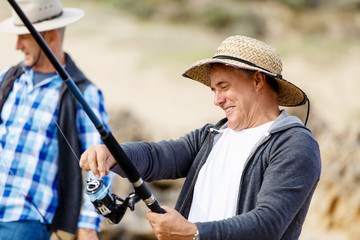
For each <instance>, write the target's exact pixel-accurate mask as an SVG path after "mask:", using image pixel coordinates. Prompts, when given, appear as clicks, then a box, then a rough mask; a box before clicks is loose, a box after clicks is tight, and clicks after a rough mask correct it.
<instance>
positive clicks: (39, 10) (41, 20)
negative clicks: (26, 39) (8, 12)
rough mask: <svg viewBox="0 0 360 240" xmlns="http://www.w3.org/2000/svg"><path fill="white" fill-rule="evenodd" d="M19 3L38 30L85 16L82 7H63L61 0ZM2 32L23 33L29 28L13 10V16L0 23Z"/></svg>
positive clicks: (44, 29) (29, 0) (72, 21)
mask: <svg viewBox="0 0 360 240" xmlns="http://www.w3.org/2000/svg"><path fill="white" fill-rule="evenodd" d="M17 4H18V5H19V6H20V8H21V9H22V10H23V12H24V13H25V15H26V16H27V18H28V19H29V20H30V22H31V23H32V24H33V25H34V27H35V29H36V30H37V31H38V32H44V31H49V30H54V29H58V28H62V27H65V26H67V25H69V24H71V23H74V22H77V21H79V20H80V19H81V18H82V17H83V16H84V11H83V10H81V9H77V8H62V5H61V2H60V0H18V1H17ZM0 33H10V34H17V35H21V34H28V33H29V30H28V29H27V28H26V27H25V26H24V23H23V22H22V21H21V19H20V18H19V17H18V15H17V14H16V12H15V11H14V10H12V17H10V18H8V19H6V20H4V21H3V22H1V23H0Z"/></svg>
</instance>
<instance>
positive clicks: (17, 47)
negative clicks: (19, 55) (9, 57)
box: [15, 36, 23, 50]
mask: <svg viewBox="0 0 360 240" xmlns="http://www.w3.org/2000/svg"><path fill="white" fill-rule="evenodd" d="M22 48H23V45H22V41H21V39H20V36H18V37H17V40H16V44H15V49H16V50H21V49H22Z"/></svg>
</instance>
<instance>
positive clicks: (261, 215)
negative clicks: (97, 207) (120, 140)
mask: <svg viewBox="0 0 360 240" xmlns="http://www.w3.org/2000/svg"><path fill="white" fill-rule="evenodd" d="M281 72H282V63H281V59H280V57H279V55H278V53H277V51H276V50H275V49H274V48H273V47H271V46H269V45H267V44H265V43H263V42H261V41H258V40H256V39H252V38H249V37H244V36H232V37H229V38H227V39H226V40H225V41H223V42H222V43H221V45H220V47H219V48H218V49H217V51H216V53H215V55H214V57H213V58H211V59H205V60H201V61H199V62H196V63H195V64H194V65H192V66H191V67H190V68H189V69H188V70H186V72H185V73H184V75H183V76H185V77H188V78H191V79H193V80H196V81H198V82H201V83H203V84H205V85H206V86H208V87H210V89H211V90H212V91H213V92H214V104H215V105H216V106H219V107H220V108H221V109H223V110H224V114H225V116H226V118H224V119H222V120H220V121H219V122H218V123H217V124H215V125H213V124H207V125H205V126H203V127H201V128H199V129H196V130H194V131H192V132H190V133H189V134H187V135H185V136H183V137H181V138H179V139H177V140H170V141H160V142H158V143H153V142H134V143H125V144H122V147H123V149H124V151H125V153H126V154H127V156H128V157H129V159H130V160H131V161H132V162H133V163H134V165H135V166H136V167H137V169H138V170H139V172H140V174H141V175H142V178H143V179H144V180H146V181H156V180H159V179H176V178H186V180H185V182H184V185H183V188H182V190H181V192H180V195H179V198H178V200H177V203H176V206H175V210H174V209H171V208H169V207H166V206H163V208H164V210H165V211H166V213H165V214H158V213H153V212H149V213H148V214H147V215H146V217H147V219H148V220H149V222H150V224H151V226H152V228H153V231H154V233H155V235H156V236H157V238H158V239H171V240H174V239H189V240H190V239H206V240H209V239H219V240H220V239H221V240H224V239H237V240H238V239H261V240H263V239H298V238H299V235H300V232H301V228H302V225H303V222H304V220H305V216H306V213H307V211H308V207H309V204H310V201H311V198H312V195H313V193H314V190H315V188H316V185H317V182H318V181H319V177H320V171H321V161H320V153H319V146H318V144H317V142H316V140H315V139H314V137H313V135H312V133H311V132H310V130H309V129H308V128H306V127H305V126H304V125H303V124H302V122H301V121H300V120H299V119H298V118H297V117H294V116H288V115H287V114H286V112H285V110H282V111H281V110H280V108H279V106H280V105H282V106H298V105H302V104H304V103H305V102H306V101H307V96H306V94H305V93H304V92H303V91H302V90H301V89H300V88H298V87H297V86H295V85H294V84H292V83H290V82H288V81H286V80H285V79H283V77H282V75H281ZM80 166H81V167H82V168H83V169H85V170H91V171H92V172H93V173H94V174H95V175H96V176H104V175H106V174H108V173H109V170H110V169H111V171H114V172H116V173H118V174H120V175H122V176H124V174H123V172H122V170H121V169H120V168H119V167H118V166H117V165H116V162H115V160H114V159H113V158H112V156H111V155H110V153H109V152H108V150H107V149H106V147H105V146H103V145H99V146H94V147H91V148H90V149H88V150H87V151H85V152H84V153H83V154H82V156H81V159H80Z"/></svg>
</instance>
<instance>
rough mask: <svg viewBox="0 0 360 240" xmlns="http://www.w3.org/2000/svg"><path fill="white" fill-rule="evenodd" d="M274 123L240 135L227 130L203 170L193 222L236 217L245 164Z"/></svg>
mask: <svg viewBox="0 0 360 240" xmlns="http://www.w3.org/2000/svg"><path fill="white" fill-rule="evenodd" d="M272 123H273V121H272V122H268V123H265V124H263V125H261V126H258V127H255V128H249V129H244V130H241V131H233V130H231V129H229V128H226V129H225V131H224V132H223V134H222V136H221V137H220V139H219V140H218V141H217V143H216V144H215V146H214V148H213V149H212V150H211V152H210V154H209V156H208V159H207V161H206V163H205V164H204V166H203V167H202V168H201V170H200V173H199V176H198V179H197V181H196V184H195V189H194V196H193V200H192V204H191V209H190V213H189V218H188V220H189V221H190V222H206V221H214V220H222V219H226V218H229V217H233V216H235V214H236V207H237V205H238V204H237V201H238V192H239V185H240V179H241V175H242V172H243V168H244V165H245V161H246V160H247V158H248V157H249V154H250V152H251V150H252V149H253V147H254V146H255V144H256V143H257V141H259V139H260V138H261V137H262V136H263V135H264V134H265V133H267V130H268V129H269V127H270V126H271V124H272Z"/></svg>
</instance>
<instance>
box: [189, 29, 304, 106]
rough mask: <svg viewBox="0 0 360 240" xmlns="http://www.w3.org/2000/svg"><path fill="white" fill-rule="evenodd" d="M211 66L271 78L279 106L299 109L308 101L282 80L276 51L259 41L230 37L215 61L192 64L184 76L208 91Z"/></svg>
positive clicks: (223, 44) (219, 50) (298, 89)
mask: <svg viewBox="0 0 360 240" xmlns="http://www.w3.org/2000/svg"><path fill="white" fill-rule="evenodd" d="M214 63H221V64H225V65H228V66H232V67H235V68H243V69H248V70H254V71H258V72H261V73H264V74H266V75H268V76H271V77H272V78H274V79H275V80H276V82H277V83H278V85H279V92H278V104H279V105H280V106H288V107H290V106H299V105H303V104H305V103H306V101H307V96H306V94H305V93H304V92H303V91H302V90H301V89H300V88H298V87H297V86H295V85H294V84H292V83H290V82H288V81H286V80H285V79H283V77H282V75H281V72H282V63H281V58H280V56H279V54H278V52H277V51H276V49H275V48H273V47H271V46H270V45H268V44H266V43H263V42H261V41H259V40H256V39H253V38H250V37H245V36H240V35H236V36H231V37H229V38H227V39H225V40H224V41H223V42H222V43H221V44H220V46H219V47H218V49H217V50H216V53H215V55H214V57H212V58H209V59H204V60H200V61H198V62H196V63H194V64H193V65H191V66H190V68H189V69H187V70H186V71H185V73H184V74H183V76H184V77H188V78H191V79H193V80H195V81H198V82H201V83H203V84H205V85H206V86H209V87H210V70H211V64H214Z"/></svg>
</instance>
